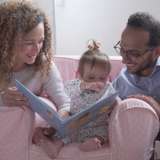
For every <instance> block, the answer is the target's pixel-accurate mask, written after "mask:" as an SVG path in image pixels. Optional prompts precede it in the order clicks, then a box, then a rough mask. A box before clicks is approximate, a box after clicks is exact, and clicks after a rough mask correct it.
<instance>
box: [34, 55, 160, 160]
mask: <svg viewBox="0 0 160 160" xmlns="http://www.w3.org/2000/svg"><path fill="white" fill-rule="evenodd" d="M77 62H78V59H72V58H64V57H56V58H55V63H56V65H57V66H58V68H59V70H60V72H61V74H62V77H63V79H64V81H66V80H69V79H73V78H74V77H75V72H76V68H77ZM111 63H112V72H111V75H110V79H111V80H112V79H113V78H114V77H115V76H116V75H117V73H118V72H119V71H120V69H121V68H122V66H123V65H122V64H121V60H113V59H111ZM133 101H134V99H130V101H129V102H127V105H126V103H125V101H124V102H122V103H121V104H120V105H119V106H118V107H115V108H114V110H113V112H112V114H111V119H110V123H109V140H110V144H109V146H105V147H104V148H103V149H100V150H97V151H92V152H82V151H80V150H79V149H78V147H77V145H78V144H76V143H75V144H69V145H67V146H65V147H63V149H62V150H61V151H60V154H59V156H58V157H57V158H56V159H55V160H149V159H150V157H151V155H152V151H153V142H154V139H155V137H156V135H157V133H158V130H159V119H158V116H157V114H156V113H155V111H154V110H153V109H152V108H151V106H150V105H148V104H147V103H145V102H143V101H141V100H137V103H136V104H134V103H132V102H133ZM31 155H32V158H31V159H33V160H36V159H37V160H50V159H49V158H47V157H46V155H45V154H44V153H42V152H41V151H40V149H38V148H36V147H35V146H33V149H32V154H31Z"/></svg>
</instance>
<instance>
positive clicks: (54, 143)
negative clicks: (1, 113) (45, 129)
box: [39, 137, 64, 158]
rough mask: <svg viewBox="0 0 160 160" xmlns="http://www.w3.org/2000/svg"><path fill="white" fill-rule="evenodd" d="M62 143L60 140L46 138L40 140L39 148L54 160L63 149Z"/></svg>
mask: <svg viewBox="0 0 160 160" xmlns="http://www.w3.org/2000/svg"><path fill="white" fill-rule="evenodd" d="M63 145H64V143H63V142H62V141H61V140H52V139H49V138H47V137H45V139H42V141H41V142H40V144H39V146H40V147H41V148H42V149H43V150H44V151H45V152H46V154H47V155H48V156H49V157H50V158H56V157H57V156H58V154H59V152H60V150H61V148H62V147H63Z"/></svg>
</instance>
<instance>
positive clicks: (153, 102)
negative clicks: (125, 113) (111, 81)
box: [128, 94, 160, 118]
mask: <svg viewBox="0 0 160 160" xmlns="http://www.w3.org/2000/svg"><path fill="white" fill-rule="evenodd" d="M128 98H138V99H141V100H143V101H145V102H147V103H148V104H149V105H150V106H151V107H152V108H153V109H154V110H155V111H156V113H157V115H158V117H159V118H160V104H159V103H158V102H157V101H156V100H155V99H154V98H153V97H150V96H146V95H141V94H137V95H132V96H129V97H128Z"/></svg>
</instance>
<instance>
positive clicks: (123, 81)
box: [113, 58, 160, 101]
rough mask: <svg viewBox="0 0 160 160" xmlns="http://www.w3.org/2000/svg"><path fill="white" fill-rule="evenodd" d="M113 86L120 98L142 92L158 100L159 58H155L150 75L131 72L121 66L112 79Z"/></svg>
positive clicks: (159, 86)
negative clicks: (141, 75)
mask: <svg viewBox="0 0 160 160" xmlns="http://www.w3.org/2000/svg"><path fill="white" fill-rule="evenodd" d="M113 87H114V88H115V89H116V90H117V91H118V92H119V96H120V97H121V98H122V99H125V98H127V97H128V96H129V95H134V94H144V95H148V96H152V97H153V98H155V99H156V100H157V101H160V58H158V59H157V62H156V65H155V67H154V70H153V72H152V73H151V75H149V76H146V77H140V76H138V75H136V74H131V73H129V72H128V71H127V68H126V67H125V68H123V69H122V70H121V72H120V74H119V75H118V77H117V78H116V79H115V80H114V81H113Z"/></svg>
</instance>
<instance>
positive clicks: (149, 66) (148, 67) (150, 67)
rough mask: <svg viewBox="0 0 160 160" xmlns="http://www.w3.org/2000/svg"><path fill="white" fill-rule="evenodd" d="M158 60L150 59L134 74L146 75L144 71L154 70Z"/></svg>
mask: <svg viewBox="0 0 160 160" xmlns="http://www.w3.org/2000/svg"><path fill="white" fill-rule="evenodd" d="M156 62H157V59H156V60H154V61H150V62H148V63H146V64H145V65H144V66H141V68H139V70H138V71H136V72H135V73H134V74H136V75H139V76H145V75H144V73H145V71H146V72H147V70H148V71H149V70H151V71H152V70H153V68H154V66H155V64H156ZM146 76H147V75H146Z"/></svg>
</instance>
